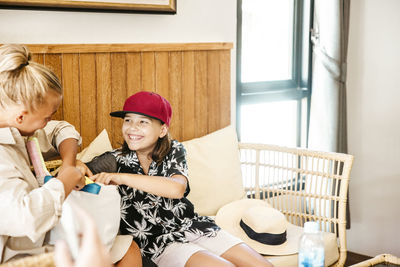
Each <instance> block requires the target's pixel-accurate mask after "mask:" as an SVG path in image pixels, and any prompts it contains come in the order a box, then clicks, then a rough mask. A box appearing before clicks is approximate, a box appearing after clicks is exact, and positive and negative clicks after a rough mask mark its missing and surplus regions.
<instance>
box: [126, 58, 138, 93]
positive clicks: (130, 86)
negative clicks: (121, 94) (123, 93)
mask: <svg viewBox="0 0 400 267" xmlns="http://www.w3.org/2000/svg"><path fill="white" fill-rule="evenodd" d="M141 65H142V62H141V56H140V53H128V54H127V55H126V78H127V82H126V87H127V96H131V95H133V94H134V93H136V92H139V91H141V90H142V70H141V69H142V68H141Z"/></svg>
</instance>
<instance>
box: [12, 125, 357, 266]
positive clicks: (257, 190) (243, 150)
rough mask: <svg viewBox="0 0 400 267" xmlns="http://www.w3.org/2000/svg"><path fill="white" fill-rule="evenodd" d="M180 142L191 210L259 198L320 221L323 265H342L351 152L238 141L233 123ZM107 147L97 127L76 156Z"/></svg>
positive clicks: (277, 261) (280, 259) (290, 259)
mask: <svg viewBox="0 0 400 267" xmlns="http://www.w3.org/2000/svg"><path fill="white" fill-rule="evenodd" d="M183 144H184V146H185V148H186V150H187V161H188V167H189V183H190V187H191V192H190V194H189V195H188V198H189V200H191V201H192V202H193V204H194V206H195V211H196V212H198V213H199V214H201V215H207V216H215V215H216V214H217V213H218V210H219V209H221V208H222V207H223V206H225V205H227V204H229V203H231V202H233V201H236V200H240V199H243V198H255V199H262V200H264V201H265V202H267V203H269V204H270V205H272V206H273V207H274V208H276V209H278V210H280V211H281V212H282V213H283V214H284V215H285V216H286V219H287V221H288V222H290V223H292V224H295V225H298V226H303V224H304V222H306V221H309V220H313V221H317V222H319V224H320V228H321V230H323V231H324V232H326V235H327V239H328V241H326V256H325V260H326V264H325V265H326V266H343V265H344V262H345V260H346V254H347V247H346V202H347V191H348V184H349V178H350V171H351V167H352V163H353V156H351V155H347V154H340V153H328V152H321V151H311V150H308V149H302V148H287V147H281V146H275V145H265V144H244V143H238V141H237V137H236V132H235V129H234V128H233V127H232V126H229V127H226V128H224V129H221V130H218V131H216V132H214V133H211V134H209V135H206V136H204V137H200V138H196V139H192V140H189V141H185V142H183ZM110 147H111V145H110V142H109V140H108V135H107V133H105V132H102V133H101V134H100V135H99V136H98V138H96V139H95V140H94V141H93V142H92V144H91V145H89V147H88V148H86V149H85V150H84V151H82V153H81V154H80V155H79V156H80V158H81V159H82V160H83V161H86V160H90V159H91V158H92V157H93V156H95V155H98V154H100V153H102V152H104V151H107V150H109V149H110ZM60 163H61V162H60V161H51V162H47V167H48V168H50V169H51V170H54V169H55V168H56V167H57V166H58V165H59V164H60ZM41 257H43V256H41ZM48 257H52V255H51V254H48V255H47V258H48ZM265 257H267V258H268V259H269V260H270V261H271V262H272V263H273V264H274V265H275V266H277V267H279V266H285V267H290V266H297V254H293V255H286V256H272V255H266V256H265ZM43 258H44V257H43ZM34 259H35V257H34V258H33V260H34ZM24 261H25V264H26V263H27V262H29V261H28V259H26V260H24ZM9 266H13V265H9ZM15 266H38V265H29V264H27V265H15Z"/></svg>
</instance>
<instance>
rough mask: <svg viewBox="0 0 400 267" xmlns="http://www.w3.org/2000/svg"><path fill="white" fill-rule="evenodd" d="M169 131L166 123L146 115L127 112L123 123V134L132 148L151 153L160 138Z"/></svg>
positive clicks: (146, 153) (142, 152)
mask: <svg viewBox="0 0 400 267" xmlns="http://www.w3.org/2000/svg"><path fill="white" fill-rule="evenodd" d="M167 132H168V127H167V126H166V124H162V123H161V122H160V121H159V120H157V119H153V118H150V117H147V116H144V115H140V114H135V113H127V114H126V115H125V118H124V123H123V124H122V135H123V137H124V140H125V142H126V143H127V144H128V147H129V149H130V150H135V151H136V153H139V154H143V155H146V156H147V155H149V154H151V153H152V152H153V150H154V147H155V146H156V144H157V140H158V138H162V137H164V136H165V135H166V134H167Z"/></svg>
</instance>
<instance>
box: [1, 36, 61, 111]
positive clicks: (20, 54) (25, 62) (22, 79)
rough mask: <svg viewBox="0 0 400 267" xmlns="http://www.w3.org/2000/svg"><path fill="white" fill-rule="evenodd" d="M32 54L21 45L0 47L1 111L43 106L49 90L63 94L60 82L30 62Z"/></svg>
mask: <svg viewBox="0 0 400 267" xmlns="http://www.w3.org/2000/svg"><path fill="white" fill-rule="evenodd" d="M30 60H31V53H30V52H29V50H28V48H26V47H25V46H22V45H16V44H6V45H3V46H1V47H0V99H1V102H0V108H1V109H4V108H6V107H7V105H9V104H23V105H25V106H26V107H27V108H28V109H30V110H35V109H36V108H37V107H39V106H40V105H41V104H43V103H44V102H45V96H46V93H48V92H49V91H50V90H53V91H54V92H57V93H59V94H60V95H61V94H62V88H61V83H60V80H59V79H58V78H57V76H56V75H55V74H54V73H53V72H52V71H51V70H50V69H48V68H47V67H45V66H43V65H41V64H38V63H36V62H33V61H30Z"/></svg>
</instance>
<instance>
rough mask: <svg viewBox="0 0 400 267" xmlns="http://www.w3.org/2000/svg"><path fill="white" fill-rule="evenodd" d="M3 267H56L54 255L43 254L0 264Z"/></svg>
mask: <svg viewBox="0 0 400 267" xmlns="http://www.w3.org/2000/svg"><path fill="white" fill-rule="evenodd" d="M0 266H1V267H55V264H54V255H53V253H43V254H38V255H34V256H29V257H25V258H21V259H18V260H14V261H10V262H7V263H4V264H0Z"/></svg>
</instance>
